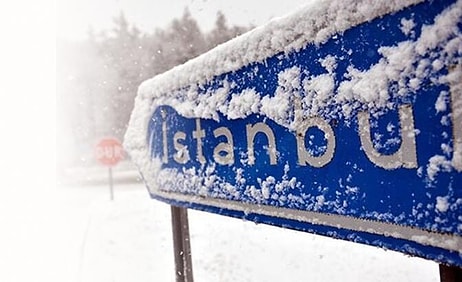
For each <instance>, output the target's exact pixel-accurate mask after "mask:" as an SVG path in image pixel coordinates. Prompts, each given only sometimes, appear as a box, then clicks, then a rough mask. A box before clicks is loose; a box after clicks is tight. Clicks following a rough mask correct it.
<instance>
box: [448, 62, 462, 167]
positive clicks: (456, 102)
mask: <svg viewBox="0 0 462 282" xmlns="http://www.w3.org/2000/svg"><path fill="white" fill-rule="evenodd" d="M448 79H449V86H450V88H451V108H452V114H451V117H452V134H453V140H454V151H453V156H452V166H453V167H454V168H455V169H456V170H457V171H462V66H461V65H457V66H456V67H453V68H450V69H449V75H448Z"/></svg>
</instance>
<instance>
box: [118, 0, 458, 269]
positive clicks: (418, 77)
mask: <svg viewBox="0 0 462 282" xmlns="http://www.w3.org/2000/svg"><path fill="white" fill-rule="evenodd" d="M365 2H367V1H359V2H358V1H331V2H322V3H320V4H319V6H317V5H314V6H312V7H307V8H306V9H302V10H301V11H299V12H297V13H295V14H293V15H292V16H289V17H287V18H286V19H283V20H280V21H279V22H277V21H276V22H272V23H270V24H269V25H267V26H266V27H263V28H260V29H257V30H256V31H254V32H251V33H248V34H246V35H244V36H242V37H239V38H237V39H235V40H233V41H231V42H229V43H227V44H225V45H223V46H219V47H218V48H216V49H214V50H212V51H211V52H209V53H207V54H205V55H203V56H201V57H199V58H197V59H195V60H192V61H190V62H188V63H186V64H185V65H183V66H180V67H178V68H175V69H173V70H171V71H169V72H167V73H165V74H163V75H160V76H158V77H155V78H153V79H152V80H150V81H147V82H145V83H144V84H143V85H142V86H141V87H140V90H139V94H138V97H137V101H136V105H135V109H134V112H133V115H132V119H131V121H130V125H129V129H128V131H127V134H126V140H125V146H126V148H127V150H128V151H129V153H130V154H131V156H132V158H133V160H134V161H135V163H136V164H137V165H138V166H139V169H140V172H141V174H142V175H143V177H144V179H145V181H146V184H147V186H148V188H149V191H150V194H151V196H152V197H153V198H155V199H158V200H161V201H164V202H167V203H170V204H173V205H179V206H183V207H188V208H194V209H199V210H204V211H208V212H213V213H218V214H223V215H228V216H233V217H238V218H244V219H246V220H251V221H255V222H260V223H267V224H271V225H276V226H282V227H286V228H292V229H296V230H301V231H306V232H311V233H315V234H321V235H326V236H330V237H334V238H340V239H345V240H350V241H354V242H360V243H364V244H368V245H374V246H379V247H383V248H387V249H392V250H396V251H400V252H403V253H406V254H410V255H414V256H419V257H423V258H427V259H432V260H435V261H438V262H442V263H448V264H453V265H458V266H462V64H461V62H462V36H461V28H462V1H425V2H423V3H413V1H410V2H409V1H408V2H409V3H407V2H406V3H398V4H396V3H395V2H390V1H384V3H377V4H375V6H374V5H372V7H371V5H370V4H368V3H365ZM398 2H400V1H398ZM326 3H327V4H326ZM341 5H344V6H341ZM337 6H338V7H337ZM340 6H341V7H340ZM353 6H354V7H353ZM345 7H347V8H345ZM265 34H268V35H265ZM265 36H266V37H265ZM281 42H282V43H281ZM265 44H266V45H265Z"/></svg>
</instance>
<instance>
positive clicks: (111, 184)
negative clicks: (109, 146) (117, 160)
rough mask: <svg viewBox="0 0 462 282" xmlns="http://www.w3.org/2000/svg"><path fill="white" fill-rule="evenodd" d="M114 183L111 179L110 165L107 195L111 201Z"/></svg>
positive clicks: (110, 168)
mask: <svg viewBox="0 0 462 282" xmlns="http://www.w3.org/2000/svg"><path fill="white" fill-rule="evenodd" d="M113 186H114V184H113V181H112V167H109V195H110V197H111V201H113V200H114V188H113Z"/></svg>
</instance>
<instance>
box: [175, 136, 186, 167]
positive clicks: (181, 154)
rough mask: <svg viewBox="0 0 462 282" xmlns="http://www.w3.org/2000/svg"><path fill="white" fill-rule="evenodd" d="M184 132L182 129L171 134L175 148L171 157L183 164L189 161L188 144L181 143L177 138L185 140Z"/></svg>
mask: <svg viewBox="0 0 462 282" xmlns="http://www.w3.org/2000/svg"><path fill="white" fill-rule="evenodd" d="M185 139H186V133H184V132H183V131H178V132H176V133H175V135H174V136H173V147H174V148H175V150H176V154H175V155H174V156H173V159H174V160H175V161H176V162H177V163H180V164H185V163H187V162H188V161H189V151H188V146H185V145H183V144H182V143H180V142H179V141H178V140H185Z"/></svg>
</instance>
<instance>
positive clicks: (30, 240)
mask: <svg viewBox="0 0 462 282" xmlns="http://www.w3.org/2000/svg"><path fill="white" fill-rule="evenodd" d="M49 192H51V193H48V194H47V196H37V197H31V196H27V195H26V194H23V195H22V196H21V200H20V201H15V202H12V201H9V200H8V199H7V197H3V199H2V200H0V203H2V205H1V206H0V207H1V208H2V209H4V210H2V213H1V215H0V220H1V222H2V223H3V225H4V226H6V227H5V228H3V231H2V232H1V235H0V248H1V250H2V252H1V254H0V281H69V282H74V281H75V282H81V281H85V282H87V281H98V282H104V281H174V271H173V255H172V242H171V226H170V209H169V206H167V205H166V204H163V203H161V202H158V201H155V200H151V199H150V198H149V195H148V192H147V191H146V189H145V188H144V185H143V184H141V183H128V184H127V183H125V184H122V183H116V184H115V200H114V201H110V199H109V191H108V186H107V185H105V184H104V183H103V184H99V185H86V186H82V185H81V186H77V185H74V186H72V185H65V186H60V187H57V188H56V189H52V190H51V191H49ZM39 194H40V193H36V194H34V195H39ZM18 199H19V198H18ZM12 211H14V212H12ZM189 216H190V229H191V230H190V231H191V237H192V238H191V240H192V252H193V267H194V276H195V280H196V281H201V282H202V281H205V282H206V281H211V282H212V281H213V282H215V281H233V282H235V281H355V282H357V281H422V282H423V281H439V276H438V266H437V264H436V263H433V262H430V261H425V260H422V259H418V258H410V257H407V256H405V255H402V254H400V253H396V252H392V251H384V250H381V249H377V248H374V247H369V246H363V245H359V244H354V243H351V242H344V241H340V240H335V239H330V238H324V237H320V236H314V235H311V234H307V233H302V232H296V231H291V230H287V229H282V228H276V227H271V226H267V225H256V224H254V223H251V222H245V221H242V220H238V219H233V218H228V217H224V216H218V215H214V214H208V213H204V212H198V211H190V213H189Z"/></svg>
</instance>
